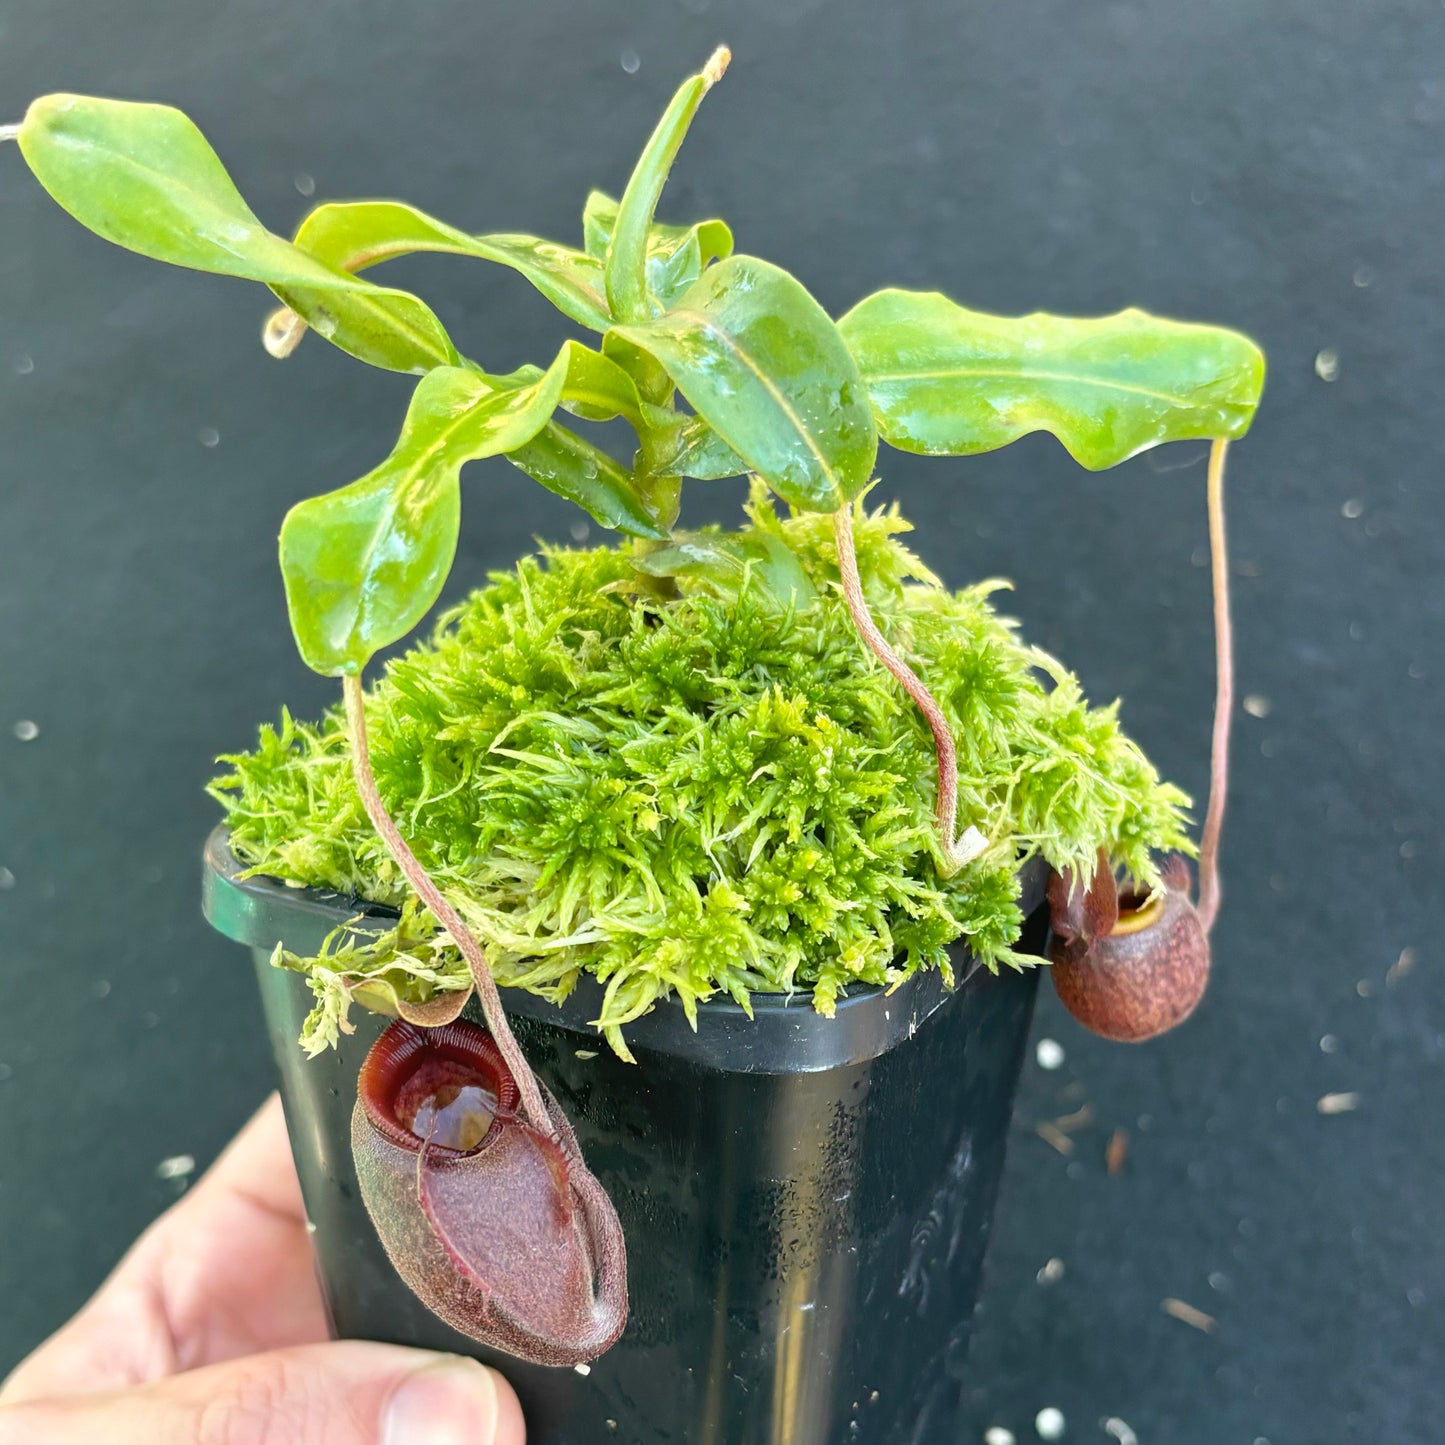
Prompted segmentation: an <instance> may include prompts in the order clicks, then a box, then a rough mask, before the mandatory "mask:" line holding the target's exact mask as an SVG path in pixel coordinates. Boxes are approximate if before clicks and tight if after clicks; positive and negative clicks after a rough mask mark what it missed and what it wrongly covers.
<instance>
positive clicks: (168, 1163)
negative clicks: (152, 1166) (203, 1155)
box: [156, 1154, 196, 1179]
mask: <svg viewBox="0 0 1445 1445" xmlns="http://www.w3.org/2000/svg"><path fill="white" fill-rule="evenodd" d="M195 1172H196V1160H195V1156H194V1155H191V1154H172V1155H171V1157H170V1158H169V1159H162V1160H161V1162H160V1163H159V1164H157V1165H156V1178H157V1179H184V1178H185V1177H186V1176H187V1175H188V1174H194V1173H195Z"/></svg>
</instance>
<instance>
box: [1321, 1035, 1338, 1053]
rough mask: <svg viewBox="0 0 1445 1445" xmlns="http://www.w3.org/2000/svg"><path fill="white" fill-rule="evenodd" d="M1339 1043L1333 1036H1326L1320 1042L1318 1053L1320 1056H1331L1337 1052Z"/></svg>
mask: <svg viewBox="0 0 1445 1445" xmlns="http://www.w3.org/2000/svg"><path fill="white" fill-rule="evenodd" d="M1339 1047H1340V1041H1339V1040H1338V1039H1337V1038H1336V1037H1335V1036H1334V1035H1333V1034H1326V1035H1325V1036H1324V1037H1323V1038H1322V1039H1321V1040H1320V1052H1321V1053H1322V1054H1333V1053H1336V1052H1338V1050H1339Z"/></svg>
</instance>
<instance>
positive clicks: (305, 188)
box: [291, 171, 316, 196]
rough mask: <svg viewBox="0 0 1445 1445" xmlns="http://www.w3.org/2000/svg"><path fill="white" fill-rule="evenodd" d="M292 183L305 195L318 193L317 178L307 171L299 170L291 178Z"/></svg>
mask: <svg viewBox="0 0 1445 1445" xmlns="http://www.w3.org/2000/svg"><path fill="white" fill-rule="evenodd" d="M291 184H292V185H293V186H295V187H296V189H297V190H298V191H300V193H301V194H302V195H303V196H314V195H315V194H316V179H315V177H314V176H308V175H307V174H306V172H305V171H297V172H296V174H295V175H294V176H293V177H292V178H291Z"/></svg>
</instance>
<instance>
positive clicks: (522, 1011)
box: [201, 824, 1048, 1074]
mask: <svg viewBox="0 0 1445 1445" xmlns="http://www.w3.org/2000/svg"><path fill="white" fill-rule="evenodd" d="M230 836H231V835H230V829H228V828H227V827H226V826H225V825H224V824H221V825H219V826H218V827H216V828H215V829H214V830H213V831H212V832H211V835H210V836H209V837H208V838H207V839H206V846H205V852H204V863H205V871H204V875H203V880H202V899H201V906H202V911H203V912H204V914H205V916H206V919H207V921H208V922H209V923H210V924H211V926H212V927H213V928H214V929H216V931H217V932H218V933H220V934H222V935H223V936H224V937H226V938H229V939H232V940H233V941H235V942H236V943H243V944H245V945H246V946H247V947H249V948H253V949H259V950H264V951H265V952H268V953H269V952H270V951H271V950H272V949H273V948H275V947H276V945H277V944H278V943H280V944H284V945H285V947H286V948H287V949H288V950H290V951H291V952H294V953H299V954H302V955H307V954H313V953H315V952H317V951H318V950H319V948H320V947H321V943H322V940H323V939H325V937H326V936H327V935H328V934H329V933H331V932H332V931H333V930H334V929H337V928H339V927H342V926H344V925H346V924H348V923H350V924H351V926H352V928H353V930H354V931H355V932H357V933H366V932H371V931H375V932H378V933H380V932H384V931H385V930H386V929H388V928H390V927H391V925H392V924H393V923H394V922H395V920H396V917H397V913H396V910H395V909H393V908H390V907H386V906H384V905H381V904H375V903H367V902H365V901H364V900H361V899H357V898H354V897H350V896H347V895H345V894H340V893H333V892H330V891H329V890H325V889H318V888H292V887H289V886H287V885H286V884H284V883H282V882H281V881H280V880H279V879H275V878H269V877H263V876H256V877H252V878H244V879H243V878H241V877H240V876H239V875H240V874H241V873H243V872H244V871H245V869H244V867H243V865H242V864H241V863H240V862H239V861H238V859H237V858H236V856H235V854H234V853H232V852H231V844H230ZM1047 873H1048V869H1047V865H1046V864H1045V863H1044V862H1043V860H1042V859H1040V858H1035V859H1032V860H1031V861H1030V862H1029V863H1028V864H1026V865H1025V867H1024V870H1023V890H1022V894H1021V897H1020V899H1019V905H1020V907H1021V908H1022V910H1023V912H1024V915H1025V916H1026V917H1027V916H1028V915H1029V914H1030V913H1032V912H1033V911H1034V909H1036V908H1037V907H1038V906H1039V905H1040V904H1041V903H1042V902H1043V899H1044V889H1045V884H1046V881H1047ZM950 954H951V956H952V959H953V969H954V976H955V978H956V979H957V984H956V987H955V988H954V989H952V990H950V989H949V988H947V987H946V986H945V984H944V982H943V979H942V976H941V975H940V974H939V972H938V971H937V970H936V969H928V970H921V971H920V972H918V973H915V974H914V975H913V977H912V978H910V979H908V980H907V981H906V982H904V983H902V984H900V985H898V986H897V987H896V988H894V989H892V990H889V989H887V988H883V987H878V986H874V985H863V986H858V987H853V988H850V989H849V990H848V991H847V993H846V994H845V995H843V996H841V997H840V998H839V999H838V1004H837V1010H836V1013H835V1015H834V1017H833V1018H831V1019H830V1018H825V1017H824V1016H823V1015H822V1014H820V1013H818V1012H817V1011H816V1010H815V1009H814V1008H813V1002H812V995H811V993H810V992H809V991H808V990H806V989H801V990H799V991H798V992H796V993H793V994H783V993H771V994H769V993H754V994H753V995H752V1008H753V1017H752V1018H749V1017H748V1016H747V1014H746V1013H745V1012H744V1011H743V1010H742V1008H741V1007H739V1005H737V1004H736V1003H734V1002H733V1001H732V1000H731V999H713V1000H711V1001H709V1002H707V1003H700V1004H698V1006H697V1027H696V1029H695V1030H694V1029H693V1027H692V1025H691V1024H690V1023H689V1022H688V1019H687V1015H686V1013H685V1012H684V1010H683V1007H682V1005H681V1004H680V1003H679V1002H678V1001H677V1000H676V999H675V998H669V999H665V1000H663V1001H661V1002H659V1003H658V1004H656V1005H655V1006H654V1007H653V1008H652V1010H651V1011H650V1012H649V1013H646V1014H644V1015H643V1016H642V1017H641V1018H640V1019H637V1020H636V1021H634V1022H633V1023H631V1024H628V1025H627V1026H626V1028H625V1029H624V1034H625V1036H626V1038H627V1042H628V1045H629V1047H631V1048H632V1049H633V1050H634V1051H636V1050H648V1051H651V1052H655V1053H660V1054H667V1055H672V1056H675V1057H683V1058H687V1059H690V1060H691V1061H693V1062H694V1063H697V1064H700V1065H703V1066H704V1067H712V1068H716V1069H721V1070H724V1071H727V1072H730V1073H760V1074H793V1073H814V1072H818V1071H820V1070H823V1069H832V1068H841V1067H846V1066H847V1065H850V1064H858V1063H865V1062H867V1061H868V1060H870V1059H875V1058H877V1057H878V1056H879V1055H880V1054H884V1053H887V1052H888V1051H889V1050H890V1049H892V1048H894V1047H895V1046H896V1045H898V1044H900V1043H903V1042H904V1041H906V1040H907V1039H909V1038H911V1037H912V1036H913V1035H914V1033H916V1032H917V1030H918V1028H919V1026H920V1025H921V1024H922V1023H923V1022H924V1020H926V1019H927V1018H928V1017H929V1016H930V1015H931V1014H933V1013H934V1012H935V1011H936V1010H937V1009H939V1008H941V1007H942V1006H943V1005H944V1004H945V1003H947V1002H948V1001H949V999H950V998H952V997H954V996H955V995H956V994H968V993H970V992H972V991H973V990H974V989H976V988H979V987H981V986H983V984H984V981H985V980H992V979H993V978H994V975H992V974H990V973H989V972H988V970H987V969H985V968H983V966H982V965H981V964H980V963H979V962H978V960H977V959H976V958H974V956H973V954H972V953H971V952H970V951H969V950H968V949H967V948H966V947H964V946H962V945H954V947H952V948H951V949H950ZM1001 981H1004V980H1001ZM502 997H503V1002H504V1003H505V1005H506V1008H507V1012H508V1014H510V1015H511V1016H512V1017H514V1018H523V1019H532V1020H536V1021H537V1022H540V1023H545V1024H550V1025H551V1026H553V1027H554V1028H561V1029H564V1030H566V1031H568V1032H570V1033H574V1034H578V1035H581V1036H583V1037H584V1038H585V1039H586V1040H588V1041H590V1043H591V1044H593V1045H596V1046H597V1047H599V1048H601V1049H605V1048H606V1047H607V1045H606V1043H605V1042H604V1041H602V1040H601V1037H600V1035H599V1034H598V1032H597V1030H596V1028H595V1027H594V1026H593V1023H592V1020H593V1019H595V1018H596V1017H597V1015H598V1013H599V1012H600V1010H601V1004H602V985H601V984H599V983H598V982H597V980H596V979H595V978H592V977H590V976H584V977H583V978H582V979H580V980H579V981H578V984H577V986H576V988H574V989H573V991H572V993H571V995H569V997H568V998H567V999H566V1000H565V1001H564V1002H563V1003H561V1004H560V1005H559V1004H553V1003H549V1002H548V1001H547V1000H546V999H544V998H539V997H538V996H537V995H536V994H533V993H528V992H527V991H526V990H525V989H516V988H508V989H503V991H502Z"/></svg>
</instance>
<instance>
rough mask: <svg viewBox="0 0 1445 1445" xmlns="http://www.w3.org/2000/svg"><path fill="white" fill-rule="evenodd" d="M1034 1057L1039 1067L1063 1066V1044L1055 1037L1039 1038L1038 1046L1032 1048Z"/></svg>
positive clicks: (1054, 1067)
mask: <svg viewBox="0 0 1445 1445" xmlns="http://www.w3.org/2000/svg"><path fill="white" fill-rule="evenodd" d="M1034 1058H1035V1059H1037V1060H1038V1065H1039V1068H1041V1069H1049V1070H1053V1069H1058V1068H1062V1067H1063V1063H1064V1046H1063V1045H1062V1044H1061V1043H1059V1042H1058V1040H1057V1039H1040V1040H1039V1042H1038V1047H1037V1048H1036V1049H1035V1050H1034Z"/></svg>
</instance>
